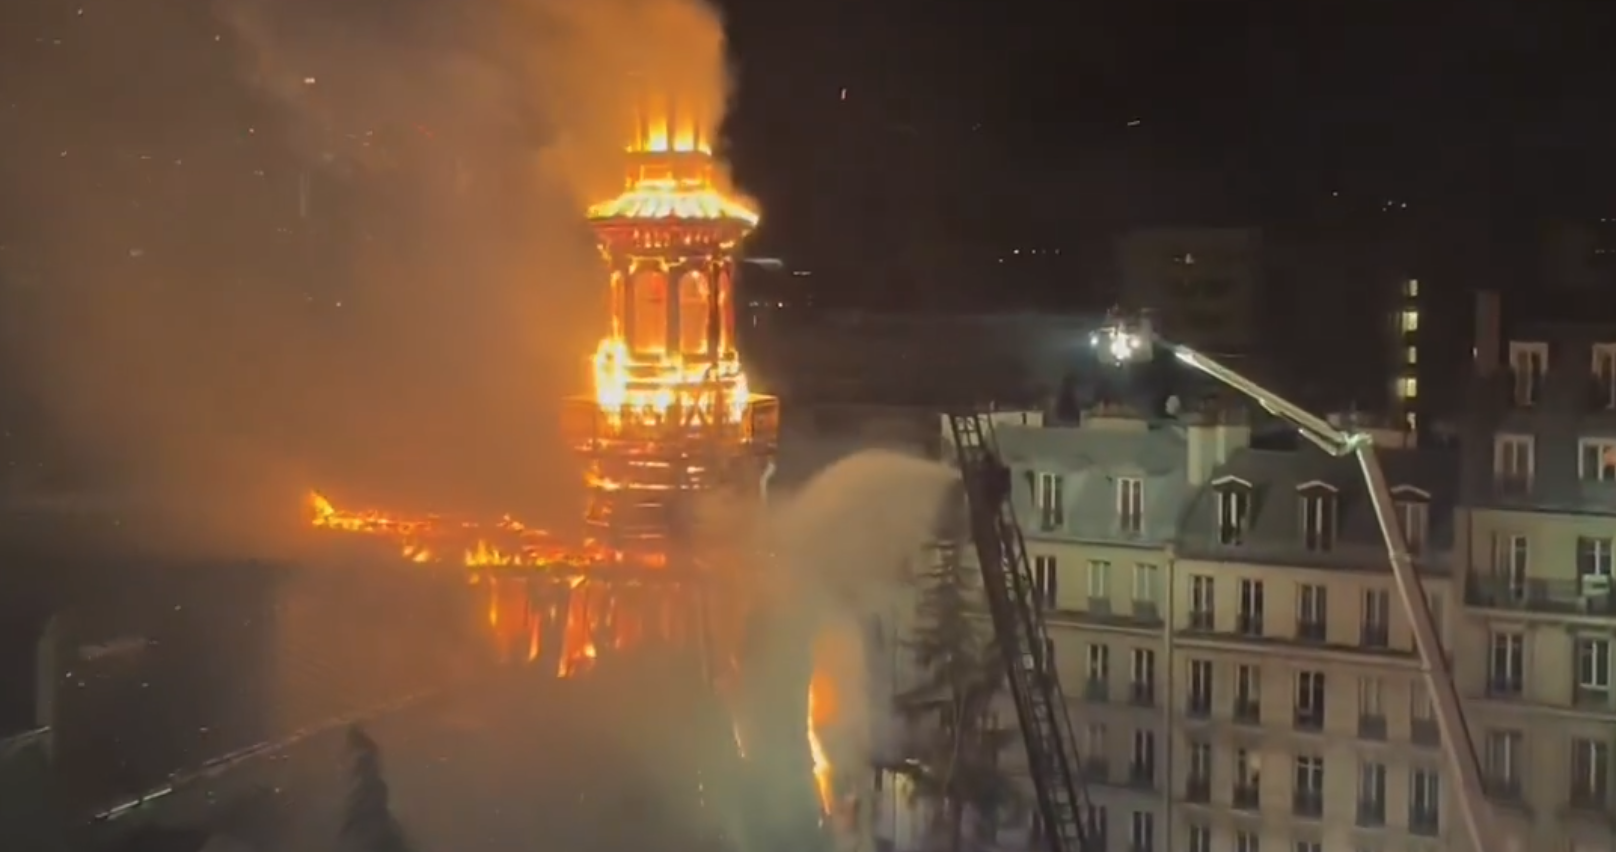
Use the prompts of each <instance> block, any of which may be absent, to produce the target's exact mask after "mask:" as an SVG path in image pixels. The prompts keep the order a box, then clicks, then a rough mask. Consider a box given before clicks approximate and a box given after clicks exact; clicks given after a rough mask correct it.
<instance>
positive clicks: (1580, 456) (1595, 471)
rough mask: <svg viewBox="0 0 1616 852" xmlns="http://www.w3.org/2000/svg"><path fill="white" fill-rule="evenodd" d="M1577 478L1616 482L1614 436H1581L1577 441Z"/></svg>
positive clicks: (1588, 480) (1615, 446)
mask: <svg viewBox="0 0 1616 852" xmlns="http://www.w3.org/2000/svg"><path fill="white" fill-rule="evenodd" d="M1577 478H1578V479H1581V480H1582V481H1583V482H1616V438H1583V439H1582V440H1580V441H1578V442H1577Z"/></svg>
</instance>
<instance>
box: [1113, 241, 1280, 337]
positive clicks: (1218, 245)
mask: <svg viewBox="0 0 1616 852" xmlns="http://www.w3.org/2000/svg"><path fill="white" fill-rule="evenodd" d="M1262 244H1263V242H1262V232H1261V231H1259V230H1257V229H1255V228H1162V229H1148V230H1139V231H1133V232H1130V233H1128V234H1125V235H1123V236H1122V237H1121V238H1120V239H1118V241H1117V247H1116V274H1117V278H1118V285H1119V290H1120V293H1121V298H1122V303H1123V305H1124V307H1127V308H1129V309H1136V310H1149V311H1151V312H1152V313H1153V315H1154V318H1155V321H1156V324H1157V328H1158V329H1159V330H1160V331H1161V332H1162V333H1163V334H1165V335H1166V336H1168V337H1169V338H1171V339H1173V340H1176V341H1180V342H1182V343H1185V344H1188V345H1190V346H1194V347H1195V348H1197V349H1200V350H1202V351H1205V352H1209V353H1215V354H1247V353H1250V352H1251V351H1252V350H1253V349H1254V348H1255V347H1256V345H1257V344H1258V342H1259V341H1258V340H1257V337H1258V331H1257V316H1256V308H1257V305H1256V301H1257V298H1258V287H1259V285H1260V282H1261V277H1262V268H1263V263H1262Z"/></svg>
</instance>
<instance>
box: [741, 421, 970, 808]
mask: <svg viewBox="0 0 1616 852" xmlns="http://www.w3.org/2000/svg"><path fill="white" fill-rule="evenodd" d="M956 481H957V478H956V475H955V474H954V472H953V471H951V470H950V469H948V468H947V467H945V466H943V465H941V464H938V463H936V462H931V461H926V460H924V459H920V458H916V457H913V456H907V455H903V454H901V453H898V452H893V451H890V450H868V451H864V452H860V453H856V454H854V455H851V456H848V457H846V458H844V459H842V460H840V461H838V462H836V463H835V464H833V465H831V466H830V467H828V468H826V469H825V470H824V471H822V472H821V473H819V474H818V475H817V476H815V477H814V478H813V479H812V480H810V481H809V482H808V483H807V484H806V485H805V486H804V487H803V488H802V489H801V490H800V491H798V492H797V493H795V494H793V495H790V496H788V497H786V498H784V499H782V500H780V501H779V502H778V503H777V504H776V505H775V506H774V507H773V509H772V510H771V512H770V517H769V519H768V532H767V535H768V536H769V538H770V542H771V544H772V546H773V551H774V553H775V555H776V561H775V562H774V564H773V569H774V570H775V571H776V572H777V573H776V575H775V579H776V581H777V583H778V587H777V589H776V593H777V594H778V595H779V596H780V598H781V599H782V600H785V601H789V604H788V607H789V610H790V616H791V617H785V618H779V619H776V620H774V621H773V622H772V623H773V624H775V625H776V627H775V629H774V630H773V631H771V635H769V636H767V637H766V642H767V646H768V647H769V648H773V649H777V650H776V651H774V653H777V654H778V655H779V657H780V661H781V662H780V664H779V665H765V666H761V667H758V668H759V669H761V670H760V671H759V672H758V675H760V676H762V677H770V678H773V680H771V681H768V682H765V683H754V684H752V685H751V687H750V688H752V689H761V690H764V691H766V692H768V693H770V694H772V695H775V696H778V697H779V699H780V712H782V713H785V712H789V709H790V708H791V707H792V705H793V703H796V704H797V706H798V707H801V702H802V700H803V699H804V698H805V697H806V694H807V689H808V683H807V682H805V681H801V680H800V679H795V680H794V679H793V678H799V677H800V672H801V667H800V666H798V665H794V664H793V662H792V660H793V659H794V657H796V656H797V655H800V654H802V653H804V650H805V649H811V653H812V654H813V656H814V659H813V667H814V670H815V673H816V675H817V677H818V681H817V684H818V686H819V687H821V688H829V689H830V690H831V693H832V694H830V695H826V696H819V697H820V699H821V700H822V701H827V700H828V703H829V705H830V706H829V707H816V710H818V711H821V712H823V713H825V714H826V716H828V717H829V718H828V719H827V720H826V721H828V723H829V724H828V730H827V731H826V735H825V737H824V739H825V748H826V750H827V752H828V753H829V757H830V762H831V764H832V765H833V766H840V767H843V768H853V772H854V773H855V777H862V775H858V774H857V773H859V772H860V770H862V769H863V768H864V767H868V766H869V765H870V760H871V757H872V755H874V754H876V753H877V752H878V751H879V750H880V747H881V746H883V745H888V744H883V743H878V742H875V741H873V740H872V738H873V737H877V736H879V735H880V734H881V732H882V731H884V730H887V729H889V726H888V725H887V724H885V723H886V721H887V720H885V719H882V718H874V717H872V716H871V714H872V713H875V712H879V704H880V698H878V697H877V696H872V695H870V694H869V689H868V687H869V685H870V675H871V670H870V668H871V665H872V664H873V661H871V660H867V659H866V656H865V655H866V652H867V650H868V649H867V648H866V646H865V639H866V636H865V633H864V627H865V625H866V624H868V623H869V619H870V618H871V617H872V616H880V617H883V618H888V617H890V615H891V613H892V612H893V611H894V610H896V609H897V608H899V607H906V606H912V605H913V604H912V594H910V593H909V592H907V591H906V589H907V586H906V582H905V574H906V569H907V567H908V566H909V564H910V563H911V562H912V560H913V559H914V557H915V556H916V555H917V554H918V553H919V552H920V549H921V547H922V545H923V544H925V543H926V542H927V541H930V540H933V539H934V538H935V537H936V534H937V530H938V524H939V522H940V519H941V512H942V509H943V506H944V501H945V499H946V497H947V495H948V494H949V493H950V488H951V486H952V484H953V483H954V482H956ZM749 676H750V675H749ZM788 780H789V779H782V781H781V783H782V789H789V784H787V783H786V782H787V781H788Z"/></svg>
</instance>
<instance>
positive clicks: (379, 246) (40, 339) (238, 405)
mask: <svg viewBox="0 0 1616 852" xmlns="http://www.w3.org/2000/svg"><path fill="white" fill-rule="evenodd" d="M38 15H39V16H40V18H41V20H42V21H43V23H42V24H41V27H43V30H44V31H45V32H47V33H60V34H61V36H62V43H61V44H60V45H58V46H57V52H56V53H55V54H51V53H48V52H44V51H38V50H35V51H34V53H33V54H31V57H30V61H29V63H27V64H28V65H29V68H28V69H27V71H26V72H25V73H22V74H19V75H17V76H16V77H14V78H13V79H11V80H9V81H8V83H7V84H6V89H7V91H6V94H8V95H13V96H16V99H17V101H18V103H19V106H18V108H17V110H16V111H15V112H16V115H17V116H18V117H19V118H21V119H22V120H21V121H19V122H17V123H15V124H14V125H12V126H13V128H14V129H15V130H16V137H15V138H13V139H12V140H11V141H9V142H8V143H6V144H7V145H8V146H9V148H10V151H9V152H8V153H9V154H11V156H6V157H0V180H3V182H4V183H3V184H0V186H4V187H5V189H6V190H7V193H8V194H9V195H10V198H11V201H10V204H13V205H19V207H18V209H25V210H26V211H27V214H28V215H27V216H26V217H20V216H10V217H7V218H8V219H16V220H17V221H24V220H25V221H26V222H28V223H29V224H28V226H27V228H26V229H24V230H23V232H22V233H23V238H22V239H19V240H18V241H17V243H18V245H19V247H20V249H21V250H20V251H14V252H12V253H11V256H10V258H9V259H0V263H4V264H7V265H8V266H9V267H10V268H9V269H4V271H6V272H8V273H10V274H9V275H8V277H9V278H10V279H11V280H12V281H13V282H19V281H20V282H22V283H23V284H33V285H35V286H32V287H28V288H26V292H23V293H20V294H19V293H13V294H11V296H10V297H9V298H8V303H7V312H8V313H10V314H11V317H12V319H13V320H14V322H12V323H8V325H9V326H10V329H9V334H8V337H9V338H10V340H9V342H10V344H11V346H10V348H11V349H12V355H13V356H14V357H15V358H16V359H17V362H18V363H20V364H22V365H23V367H22V372H23V375H24V378H25V379H26V380H27V383H28V385H29V386H30V387H31V388H32V389H33V390H34V391H35V392H36V395H37V396H38V397H39V398H40V400H41V402H42V403H43V405H44V407H45V410H46V412H47V416H48V418H49V422H50V423H51V424H52V426H53V431H54V432H55V433H56V434H58V435H60V436H61V438H62V440H63V441H64V442H65V443H66V445H67V446H68V448H69V449H70V454H71V455H72V457H73V458H74V460H75V461H76V462H77V463H79V464H80V465H81V466H83V467H86V468H90V469H94V470H97V471H101V472H107V471H116V472H117V474H118V475H117V477H116V479H117V484H118V486H119V487H120V488H126V489H129V490H131V491H137V492H140V493H141V495H142V497H143V498H144V499H146V500H150V499H151V495H153V494H158V495H161V500H160V501H158V502H160V503H161V504H162V506H163V507H164V508H165V509H166V510H168V511H167V512H165V514H166V515H168V516H169V517H170V518H178V517H179V516H181V515H189V516H191V518H192V520H193V521H194V525H193V528H192V530H191V532H194V533H197V534H198V535H197V536H196V537H190V536H188V537H187V539H188V540H187V543H205V544H210V545H220V546H225V547H230V548H239V547H240V546H242V545H243V544H246V543H250V544H251V545H252V546H254V547H255V548H257V549H260V550H262V549H263V548H265V547H267V546H269V545H271V544H273V542H274V541H275V540H276V539H277V538H278V537H280V536H282V535H284V531H285V530H288V529H291V528H292V527H293V525H295V524H297V523H298V522H299V521H301V520H302V519H301V518H300V517H299V511H300V509H301V504H300V500H299V497H300V495H301V492H302V491H303V490H304V489H306V488H307V487H309V486H318V487H321V488H325V489H327V490H330V491H332V492H334V493H336V494H338V495H339V496H349V495H351V496H352V498H353V499H354V500H355V501H356V502H362V503H372V502H374V503H386V504H389V505H398V506H402V507H412V506H413V507H416V508H423V509H440V510H447V511H474V512H489V511H506V510H512V511H518V512H522V513H523V514H525V515H526V516H528V517H535V518H537V519H540V520H546V521H547V520H549V519H551V518H555V519H565V518H570V517H573V516H574V515H575V514H576V512H575V509H576V507H575V506H574V504H573V500H572V497H573V488H574V486H573V485H572V483H574V482H576V481H577V477H576V476H574V475H573V468H572V462H571V461H570V460H569V458H568V457H567V453H566V448H565V447H564V446H562V444H561V441H560V440H559V437H558V435H557V434H556V419H557V412H558V398H559V397H560V396H561V395H562V394H564V393H568V392H574V391H581V390H585V389H586V385H585V381H586V370H585V359H586V358H587V356H588V354H589V353H590V352H591V351H592V350H593V348H594V344H595V342H596V340H597V339H598V337H599V336H600V335H601V334H602V333H604V332H605V330H606V329H605V327H604V323H605V313H604V311H603V309H602V304H603V292H604V289H605V288H604V285H603V281H602V279H601V276H602V272H601V269H600V265H599V260H598V257H597V255H596V252H595V250H594V246H593V243H592V240H591V236H590V234H589V232H588V229H587V227H586V224H585V221H584V211H585V209H586V207H587V206H588V204H589V203H590V202H592V201H598V200H601V199H602V198H605V197H609V196H610V195H611V194H613V193H614V192H616V191H618V190H620V189H621V186H622V184H621V180H622V165H623V162H622V155H623V151H624V149H625V147H626V146H627V145H628V143H629V142H630V141H631V136H632V133H633V130H634V120H635V115H636V110H637V109H639V108H640V107H641V106H642V105H643V104H644V103H645V102H646V99H647V96H648V94H652V93H654V94H660V95H663V96H666V97H672V98H675V99H677V101H678V103H679V104H680V107H681V108H682V109H696V110H701V111H702V112H703V114H704V115H705V116H706V117H707V120H708V121H709V122H710V123H711V124H713V125H714V126H716V125H717V123H718V122H719V120H720V118H721V113H722V108H723V105H724V104H725V102H726V99H727V94H728V88H727V82H728V77H727V74H726V68H725V63H724V42H723V31H722V27H721V24H720V22H719V20H718V19H717V17H716V16H715V15H714V14H713V12H712V11H711V10H709V9H707V8H706V7H704V6H702V5H700V4H699V3H696V2H692V0H593V2H589V3H575V2H570V0H508V1H507V2H493V3H478V4H453V3H427V2H422V0H405V2H391V3H382V2H373V1H371V0H367V2H354V3H342V4H332V3H322V2H314V0H290V2H285V1H284V0H283V1H281V2H269V0H223V2H220V3H218V4H215V5H212V6H203V5H202V4H200V3H198V2H187V3H181V4H165V5H163V6H160V7H156V8H134V7H130V6H128V5H127V4H117V3H105V4H97V3H94V2H91V3H87V4H85V9H84V10H83V14H79V15H75V14H74V10H73V9H72V8H66V9H62V10H54V9H45V8H44V7H42V8H41V10H40V11H38ZM8 41H9V40H8ZM19 258H22V259H21V260H19ZM0 269H3V268H0ZM24 484H26V483H24ZM278 522H279V523H278ZM176 528H177V527H175V526H165V527H163V529H164V531H165V533H167V532H169V531H171V530H173V529H176ZM258 531H264V532H265V533H268V534H265V535H257V533H258ZM255 535H257V537H256V538H246V537H249V536H255ZM196 538H200V539H202V541H197V540H196Z"/></svg>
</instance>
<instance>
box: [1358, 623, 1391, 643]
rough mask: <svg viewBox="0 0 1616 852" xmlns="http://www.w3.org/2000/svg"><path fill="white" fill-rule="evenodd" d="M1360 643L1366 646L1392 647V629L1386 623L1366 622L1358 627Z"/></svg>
mask: <svg viewBox="0 0 1616 852" xmlns="http://www.w3.org/2000/svg"><path fill="white" fill-rule="evenodd" d="M1358 644H1359V646H1361V647H1364V648H1390V647H1391V644H1392V633H1391V629H1390V628H1388V627H1387V626H1386V625H1384V624H1364V625H1361V626H1360V627H1359V629H1358Z"/></svg>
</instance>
